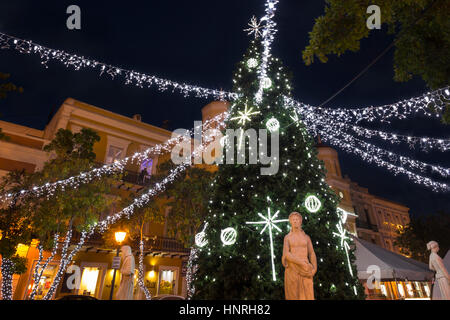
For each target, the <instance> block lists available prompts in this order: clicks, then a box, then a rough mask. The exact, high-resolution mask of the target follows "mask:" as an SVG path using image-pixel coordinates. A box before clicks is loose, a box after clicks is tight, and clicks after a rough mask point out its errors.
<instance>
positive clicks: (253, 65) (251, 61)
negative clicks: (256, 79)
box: [247, 58, 258, 69]
mask: <svg viewBox="0 0 450 320" xmlns="http://www.w3.org/2000/svg"><path fill="white" fill-rule="evenodd" d="M257 66H258V60H256V59H255V58H250V59H248V60H247V67H248V68H249V69H253V68H256V67H257Z"/></svg>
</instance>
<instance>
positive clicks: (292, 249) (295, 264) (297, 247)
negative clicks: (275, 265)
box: [282, 212, 317, 300]
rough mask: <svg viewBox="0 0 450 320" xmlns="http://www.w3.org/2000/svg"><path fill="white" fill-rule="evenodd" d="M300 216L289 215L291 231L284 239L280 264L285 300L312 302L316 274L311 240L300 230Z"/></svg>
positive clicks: (315, 261)
mask: <svg viewBox="0 0 450 320" xmlns="http://www.w3.org/2000/svg"><path fill="white" fill-rule="evenodd" d="M302 220H303V218H302V216H301V214H300V213H298V212H292V213H291V214H290V215H289V222H290V224H291V231H290V232H289V233H288V234H287V235H286V236H285V237H284V246H283V258H282V263H283V266H284V267H285V272H284V292H285V295H286V300H314V286H313V277H314V275H315V274H316V272H317V260H316V254H315V253H314V249H313V246H312V243H311V239H310V238H309V236H308V235H306V234H305V232H304V231H303V230H302Z"/></svg>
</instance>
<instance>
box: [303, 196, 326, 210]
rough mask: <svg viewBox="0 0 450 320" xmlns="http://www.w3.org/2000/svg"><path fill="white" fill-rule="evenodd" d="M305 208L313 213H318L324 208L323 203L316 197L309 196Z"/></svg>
mask: <svg viewBox="0 0 450 320" xmlns="http://www.w3.org/2000/svg"><path fill="white" fill-rule="evenodd" d="M305 207H306V209H307V210H308V211H309V212H311V213H316V212H318V211H319V210H320V208H321V207H322V202H320V200H319V198H317V197H316V196H313V195H311V196H308V197H307V198H306V200H305Z"/></svg>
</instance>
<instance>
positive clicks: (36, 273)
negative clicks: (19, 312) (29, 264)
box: [29, 233, 59, 300]
mask: <svg viewBox="0 0 450 320" xmlns="http://www.w3.org/2000/svg"><path fill="white" fill-rule="evenodd" d="M58 241H59V233H56V234H55V236H54V240H53V249H52V252H51V253H50V256H49V257H48V258H47V259H46V261H45V262H44V264H43V265H42V266H41V265H40V264H41V261H42V258H43V247H42V245H41V244H39V260H38V261H37V262H36V268H35V269H34V275H33V281H34V283H33V290H32V291H31V294H30V297H29V299H30V300H34V297H35V295H36V292H37V289H38V287H39V285H38V284H39V281H40V280H41V278H42V274H43V273H44V270H45V269H46V268H47V266H48V264H49V263H50V261H52V260H53V258H54V257H55V255H56V253H57V251H58ZM39 269H41V271H40V272H39Z"/></svg>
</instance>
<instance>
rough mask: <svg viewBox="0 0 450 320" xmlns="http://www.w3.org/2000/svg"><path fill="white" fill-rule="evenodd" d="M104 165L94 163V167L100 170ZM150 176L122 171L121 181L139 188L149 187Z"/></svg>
mask: <svg viewBox="0 0 450 320" xmlns="http://www.w3.org/2000/svg"><path fill="white" fill-rule="evenodd" d="M104 165H105V163H103V162H95V167H97V168H100V167H103V166H104ZM150 178H151V176H150V175H142V174H141V173H139V172H136V171H131V170H127V169H125V170H123V175H122V181H123V182H128V183H132V184H135V185H138V186H141V187H146V186H149V185H150V180H151V179H150Z"/></svg>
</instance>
